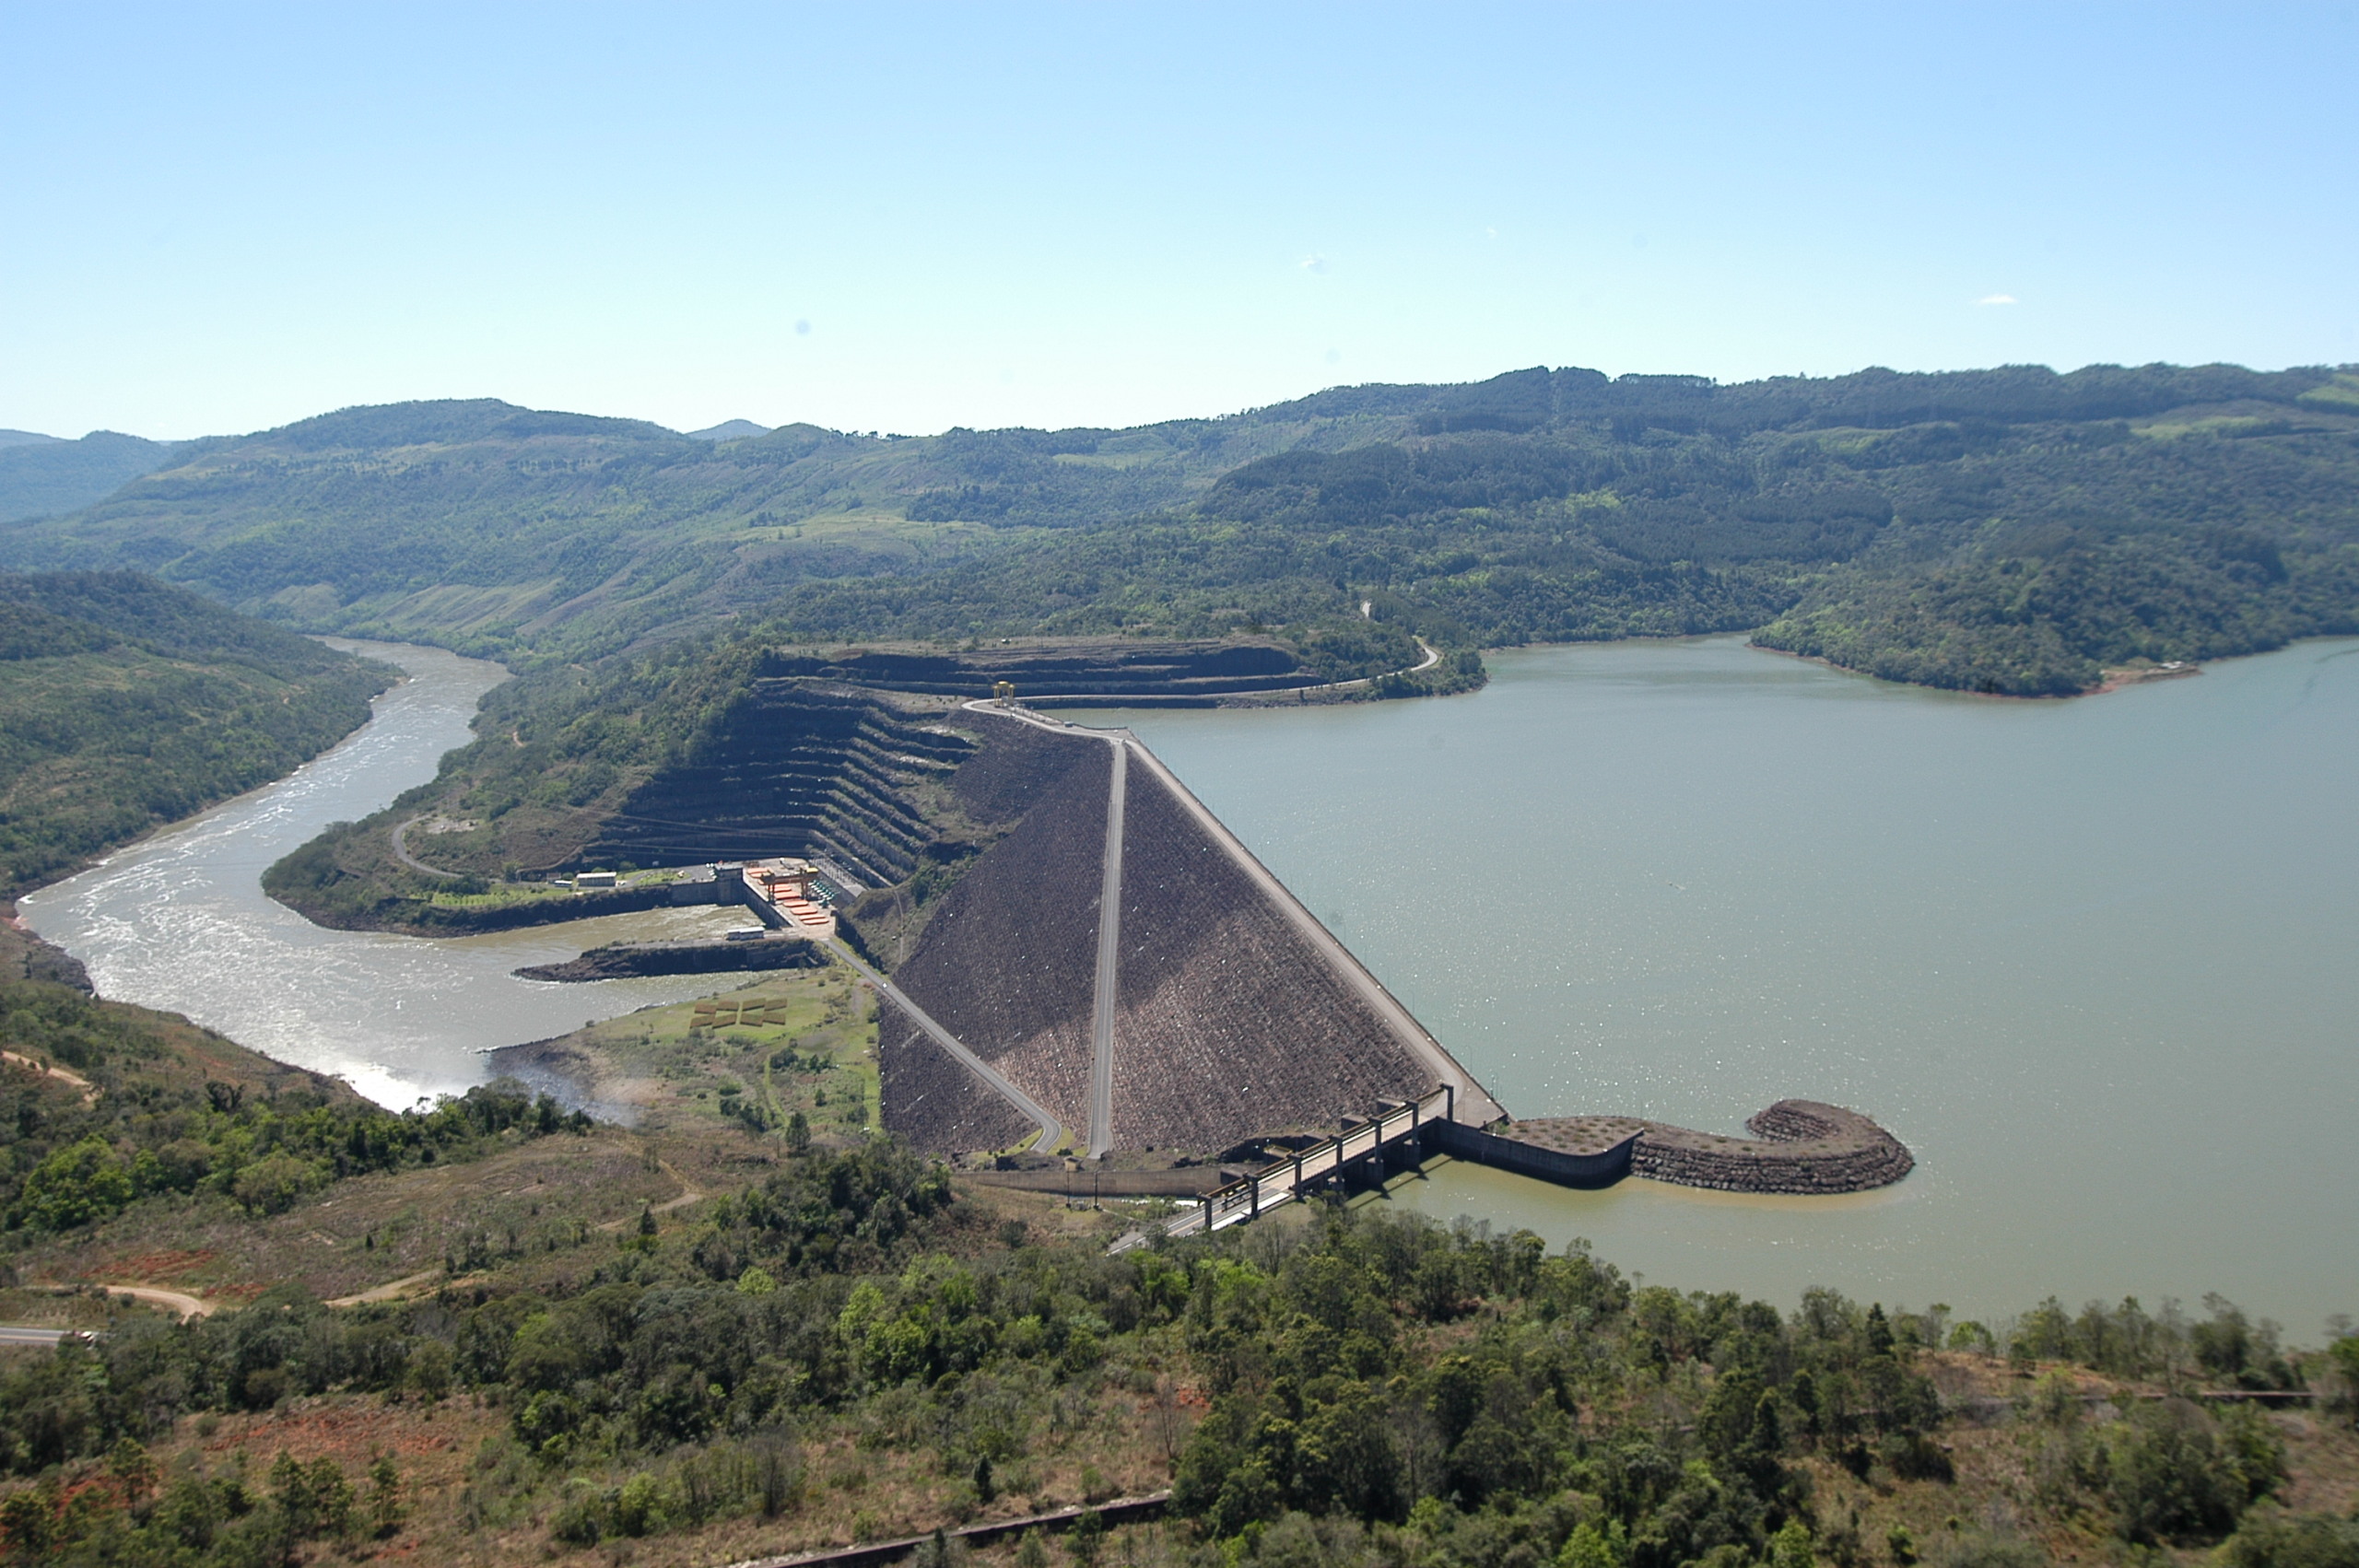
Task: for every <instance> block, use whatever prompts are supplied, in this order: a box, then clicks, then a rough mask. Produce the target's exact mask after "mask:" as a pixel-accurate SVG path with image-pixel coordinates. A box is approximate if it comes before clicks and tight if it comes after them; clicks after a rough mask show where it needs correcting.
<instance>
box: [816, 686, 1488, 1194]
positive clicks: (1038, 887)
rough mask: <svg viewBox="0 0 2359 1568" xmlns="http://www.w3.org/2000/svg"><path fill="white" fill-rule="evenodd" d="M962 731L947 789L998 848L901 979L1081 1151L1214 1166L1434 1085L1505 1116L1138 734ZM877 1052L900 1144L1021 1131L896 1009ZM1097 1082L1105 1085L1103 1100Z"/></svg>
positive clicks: (1004, 721) (1000, 721)
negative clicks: (1212, 1157) (1116, 800)
mask: <svg viewBox="0 0 2359 1568" xmlns="http://www.w3.org/2000/svg"><path fill="white" fill-rule="evenodd" d="M956 722H957V727H958V728H960V729H962V730H968V731H971V732H973V733H975V734H976V735H977V737H978V741H979V750H978V752H977V754H976V755H974V756H973V757H972V758H970V759H969V760H968V761H967V762H965V763H964V764H963V765H962V766H960V768H959V770H958V772H957V775H956V777H955V778H953V780H952V783H951V789H952V790H953V792H954V794H955V795H956V797H957V802H958V804H959V806H960V807H961V808H962V809H963V810H964V812H965V813H967V814H968V816H970V817H971V818H974V819H976V820H978V821H982V822H987V823H989V824H991V825H992V826H994V827H998V828H1002V829H1003V830H1004V836H1003V837H1000V838H998V839H997V841H996V842H994V843H993V844H992V846H991V848H988V849H986V850H985V851H984V852H983V853H982V854H980V856H978V857H976V859H975V860H973V862H972V863H971V864H969V865H968V867H967V868H966V869H965V870H964V872H963V873H962V874H961V875H959V877H958V879H957V882H956V883H955V884H954V885H953V886H952V887H951V888H950V890H949V891H948V892H947V893H946V894H944V895H942V896H941V897H940V899H939V902H938V904H937V906H936V907H934V908H933V910H932V912H931V913H930V914H929V915H928V916H927V917H926V918H925V919H924V923H923V927H922V931H921V935H920V936H919V937H918V939H917V941H916V942H915V944H914V945H913V947H912V948H911V950H910V954H909V955H908V956H907V958H906V959H904V960H903V961H902V962H901V963H900V964H899V965H898V966H897V967H896V968H895V969H894V971H893V975H892V980H893V984H894V986H895V987H896V988H897V989H899V990H900V991H901V992H902V993H903V994H904V995H906V996H907V997H908V998H909V999H910V1000H912V1001H914V1002H915V1003H916V1004H917V1005H918V1006H919V1007H921V1008H922V1009H923V1010H924V1011H925V1012H927V1013H928V1014H929V1015H931V1016H932V1017H933V1019H934V1020H935V1021H937V1022H938V1023H940V1024H943V1025H944V1026H945V1027H946V1028H947V1029H949V1031H950V1032H951V1033H952V1034H953V1035H955V1036H957V1039H958V1041H959V1042H960V1043H961V1044H963V1045H964V1046H966V1047H967V1048H968V1049H969V1050H971V1051H973V1052H975V1053H976V1054H977V1055H978V1056H980V1057H981V1058H982V1059H985V1060H987V1061H989V1062H990V1063H991V1064H992V1066H993V1067H994V1068H996V1069H997V1070H998V1071H1001V1072H1003V1073H1004V1074H1006V1076H1007V1077H1008V1078H1009V1079H1010V1080H1012V1081H1013V1082H1015V1083H1017V1084H1018V1085H1020V1086H1021V1087H1022V1088H1023V1089H1024V1090H1025V1092H1026V1093H1027V1094H1030V1095H1032V1096H1033V1097H1034V1098H1035V1099H1037V1100H1038V1101H1039V1103H1040V1104H1041V1105H1043V1106H1046V1107H1048V1108H1049V1109H1050V1111H1051V1112H1052V1113H1054V1114H1055V1115H1056V1116H1057V1117H1059V1118H1060V1119H1061V1120H1062V1121H1063V1122H1064V1124H1065V1125H1066V1127H1068V1128H1069V1129H1072V1130H1073V1132H1074V1142H1075V1144H1076V1146H1079V1147H1086V1148H1090V1149H1093V1150H1126V1151H1147V1150H1154V1151H1158V1152H1161V1151H1186V1152H1190V1153H1210V1152H1214V1151H1218V1150H1221V1149H1226V1148H1228V1147H1230V1146H1233V1145H1235V1144H1238V1143H1240V1142H1243V1141H1248V1140H1250V1139H1253V1138H1257V1137H1262V1136H1267V1135H1270V1134H1273V1133H1280V1132H1285V1131H1287V1130H1289V1129H1321V1128H1326V1127H1331V1126H1332V1125H1334V1124H1335V1123H1336V1122H1337V1121H1338V1120H1340V1119H1341V1118H1343V1117H1350V1116H1356V1115H1364V1114H1366V1113H1367V1111H1368V1110H1369V1109H1371V1108H1373V1107H1374V1106H1377V1105H1378V1104H1379V1103H1380V1102H1382V1101H1384V1100H1387V1099H1401V1100H1408V1099H1416V1098H1419V1097H1421V1096H1423V1095H1426V1094H1430V1093H1432V1092H1433V1091H1434V1090H1435V1089H1436V1088H1437V1087H1438V1086H1440V1085H1441V1084H1442V1083H1444V1082H1449V1083H1454V1084H1456V1085H1458V1086H1459V1087H1460V1091H1461V1097H1462V1098H1463V1099H1464V1100H1465V1101H1466V1103H1467V1105H1468V1106H1469V1109H1470V1111H1471V1112H1472V1113H1473V1114H1475V1115H1485V1113H1487V1115H1490V1116H1495V1115H1496V1114H1497V1108H1496V1106H1495V1105H1493V1104H1492V1103H1491V1101H1490V1099H1489V1097H1488V1095H1486V1094H1484V1093H1483V1091H1482V1088H1481V1085H1479V1084H1478V1083H1476V1082H1474V1079H1473V1075H1472V1074H1470V1073H1468V1072H1467V1071H1465V1069H1464V1068H1463V1067H1461V1066H1460V1065H1459V1064H1458V1063H1457V1062H1456V1061H1454V1060H1452V1059H1450V1058H1449V1054H1448V1053H1447V1052H1446V1051H1444V1050H1443V1049H1442V1048H1441V1047H1440V1046H1439V1045H1438V1043H1437V1042H1435V1041H1434V1040H1433V1039H1432V1037H1431V1036H1428V1035H1426V1033H1425V1032H1424V1030H1423V1029H1421V1028H1419V1027H1418V1026H1417V1024H1415V1021H1414V1019H1411V1018H1410V1017H1409V1015H1408V1013H1407V1012H1406V1011H1405V1010H1403V1009H1402V1008H1401V1006H1400V1004H1399V1003H1398V1002H1396V1001H1393V1000H1392V999H1391V998H1390V997H1389V996H1387V995H1385V994H1384V992H1383V989H1382V988H1381V987H1380V986H1379V985H1378V984H1377V983H1376V981H1375V979H1374V978H1373V977H1371V976H1369V975H1368V974H1367V971H1366V970H1365V969H1363V968H1361V967H1360V965H1358V963H1357V961H1356V960H1355V959H1353V958H1352V957H1351V955H1350V954H1348V953H1346V952H1345V951H1344V949H1343V947H1342V945H1341V944H1340V943H1338V942H1335V941H1334V939H1333V938H1332V936H1330V935H1329V934H1328V933H1327V932H1325V931H1324V930H1323V929H1320V927H1319V926H1318V924H1317V922H1316V921H1315V920H1313V919H1311V918H1310V916H1309V914H1308V912H1307V911H1305V910H1303V909H1302V907H1301V906H1300V905H1299V904H1298V903H1297V902H1296V901H1295V900H1294V899H1293V897H1292V895H1289V894H1287V893H1286V892H1285V889H1284V888H1283V887H1282V886H1280V885H1279V884H1278V883H1277V882H1276V879H1275V878H1273V877H1272V876H1271V875H1270V874H1269V872H1267V871H1266V870H1264V869H1263V868H1262V867H1261V865H1260V864H1259V863H1258V862H1256V861H1254V860H1252V858H1251V856H1250V854H1249V853H1248V852H1247V851H1245V849H1244V848H1243V847H1242V846H1241V845H1239V844H1238V843H1237V841H1236V840H1235V839H1234V837H1231V836H1229V835H1228V834H1227V833H1226V830H1225V829H1223V828H1221V827H1220V825H1219V824H1218V823H1217V822H1216V821H1215V820H1214V819H1213V818H1212V816H1211V813H1209V812H1207V811H1206V810H1205V809H1204V808H1203V805H1202V804H1201V803H1200V802H1196V801H1194V800H1193V798H1192V797H1191V796H1189V795H1188V794H1187V793H1186V790H1185V787H1184V786H1181V785H1180V783H1179V781H1178V780H1177V779H1176V778H1173V777H1172V776H1171V774H1170V772H1169V770H1168V769H1167V768H1165V767H1164V766H1162V765H1161V763H1159V762H1158V761H1156V759H1155V757H1154V755H1153V754H1152V753H1150V752H1149V751H1147V749H1146V747H1145V746H1144V745H1143V744H1142V743H1140V742H1139V741H1138V739H1137V738H1136V737H1135V736H1133V735H1131V734H1130V733H1128V732H1127V731H1085V730H1079V729H1075V728H1073V727H1070V726H1063V725H1056V724H1053V723H1051V722H1050V721H1046V720H1037V719H1034V718H1031V717H1028V716H1026V715H1023V714H1021V713H1019V712H1011V711H1004V710H992V709H989V708H969V709H967V710H963V711H962V712H960V713H959V714H958V715H957V719H956ZM1118 756H1119V757H1121V761H1122V763H1123V766H1122V767H1121V769H1120V772H1121V776H1122V778H1121V790H1122V795H1121V799H1122V810H1121V828H1120V832H1119V835H1116V836H1109V802H1110V800H1111V799H1112V791H1113V790H1114V787H1115V784H1116V776H1117V771H1118V770H1117V767H1116V759H1117V757H1118ZM1109 890H1110V892H1111V895H1112V896H1113V897H1114V899H1115V900H1116V901H1117V903H1116V905H1115V907H1114V910H1113V914H1114V916H1115V919H1114V922H1113V923H1112V925H1111V926H1110V928H1109V926H1108V925H1107V924H1106V921H1107V917H1108V914H1109V910H1108V907H1107V904H1106V898H1107V895H1108V894H1109ZM855 918H856V917H855ZM1101 935H1109V936H1110V937H1111V938H1112V939H1113V940H1112V941H1111V942H1110V963H1109V964H1107V965H1100V962H1099V959H1100V939H1101ZM1109 989H1110V994H1105V993H1107V992H1108V991H1109ZM1108 1018H1110V1023H1111V1027H1110V1029H1099V1028H1094V1027H1093V1025H1094V1024H1097V1023H1098V1022H1099V1021H1100V1020H1102V1019H1108ZM880 1049H881V1050H882V1051H883V1052H884V1055H885V1106H884V1109H885V1124H886V1127H887V1128H888V1129H891V1130H892V1131H894V1132H896V1133H898V1134H900V1135H901V1136H903V1137H905V1138H907V1139H909V1140H910V1141H911V1142H913V1143H915V1144H916V1145H917V1146H919V1147H921V1148H925V1149H931V1150H934V1151H937V1152H942V1153H952V1152H957V1153H968V1152H972V1151H975V1150H977V1149H979V1148H981V1149H989V1148H995V1147H1001V1148H1003V1147H1006V1146H1007V1145H1008V1144H1009V1143H1012V1142H1013V1141H1015V1140H1016V1139H1017V1138H1020V1137H1021V1136H1022V1133H1023V1128H1024V1126H1025V1125H1026V1124H1025V1123H1024V1121H1023V1119H1022V1118H1021V1117H1016V1116H1015V1115H1014V1114H1013V1112H1012V1111H1010V1112H1007V1113H1006V1114H1003V1113H1002V1111H1001V1110H1000V1109H998V1108H995V1107H994V1106H992V1105H991V1104H990V1103H989V1102H990V1100H991V1099H992V1098H995V1096H992V1095H991V1094H989V1092H988V1090H986V1089H984V1088H983V1086H982V1085H981V1084H980V1082H979V1081H978V1080H977V1079H976V1078H975V1076H974V1074H972V1073H970V1072H968V1071H965V1070H964V1069H963V1068H962V1067H961V1066H960V1065H959V1064H958V1063H957V1062H956V1061H955V1060H954V1059H952V1058H951V1057H950V1056H949V1054H948V1053H947V1052H946V1051H944V1050H943V1049H942V1048H941V1047H939V1046H938V1045H936V1044H935V1043H933V1041H931V1040H930V1039H928V1038H927V1037H926V1036H924V1034H923V1032H922V1031H921V1030H919V1029H918V1028H917V1027H916V1026H915V1025H914V1024H912V1023H911V1022H910V1020H909V1019H908V1017H907V1016H906V1015H905V1014H902V1013H900V1012H899V1011H898V1009H895V1008H892V1007H890V1006H889V1004H888V1006H887V1009H886V1012H885V1013H884V1014H883V1022H882V1024H881V1034H880ZM1094 1079H1095V1080H1096V1081H1097V1082H1099V1083H1100V1084H1101V1085H1110V1094H1106V1093H1104V1092H1103V1090H1102V1089H1101V1093H1100V1094H1098V1095H1093V1094H1092V1084H1093V1080H1094ZM1100 1122H1104V1123H1106V1124H1107V1125H1098V1124H1099V1123H1100Z"/></svg>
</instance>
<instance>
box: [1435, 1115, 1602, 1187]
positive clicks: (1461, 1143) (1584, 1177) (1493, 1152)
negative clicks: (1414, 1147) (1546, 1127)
mask: <svg viewBox="0 0 2359 1568" xmlns="http://www.w3.org/2000/svg"><path fill="white" fill-rule="evenodd" d="M1424 1132H1425V1138H1426V1142H1427V1143H1428V1144H1429V1145H1430V1146H1431V1147H1432V1148H1433V1149H1435V1150H1436V1151H1437V1152H1438V1153H1444V1154H1448V1155H1449V1156H1450V1157H1452V1158H1453V1159H1460V1160H1466V1161H1470V1162H1472V1163H1473V1164H1478V1165H1493V1166H1496V1167H1497V1168H1498V1169H1500V1170H1503V1171H1513V1172H1514V1173H1515V1174H1516V1175H1518V1176H1532V1177H1535V1178H1537V1179H1538V1180H1541V1181H1552V1182H1555V1184H1556V1185H1557V1186H1559V1187H1611V1186H1613V1185H1614V1183H1615V1182H1617V1181H1620V1180H1621V1179H1622V1178H1623V1177H1624V1176H1628V1175H1629V1174H1630V1155H1631V1152H1632V1150H1633V1149H1635V1148H1636V1147H1637V1141H1638V1139H1639V1137H1640V1136H1641V1135H1640V1134H1639V1133H1638V1132H1637V1131H1636V1130H1633V1131H1632V1132H1631V1133H1629V1134H1628V1136H1626V1137H1625V1138H1623V1139H1622V1140H1621V1141H1619V1142H1616V1143H1614V1144H1612V1145H1611V1146H1609V1147H1608V1148H1605V1149H1603V1150H1601V1151H1598V1152H1597V1153H1567V1152H1566V1151H1564V1150H1560V1149H1550V1148H1546V1147H1543V1145H1541V1144H1538V1143H1530V1142H1525V1141H1522V1140H1520V1139H1518V1138H1513V1137H1501V1136H1499V1135H1497V1134H1495V1133H1489V1132H1485V1131H1482V1130H1480V1129H1475V1128H1472V1127H1467V1126H1465V1125H1464V1124H1462V1123H1460V1122H1454V1121H1438V1122H1435V1123H1433V1124H1432V1125H1431V1126H1430V1127H1428V1128H1426V1129H1424Z"/></svg>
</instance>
